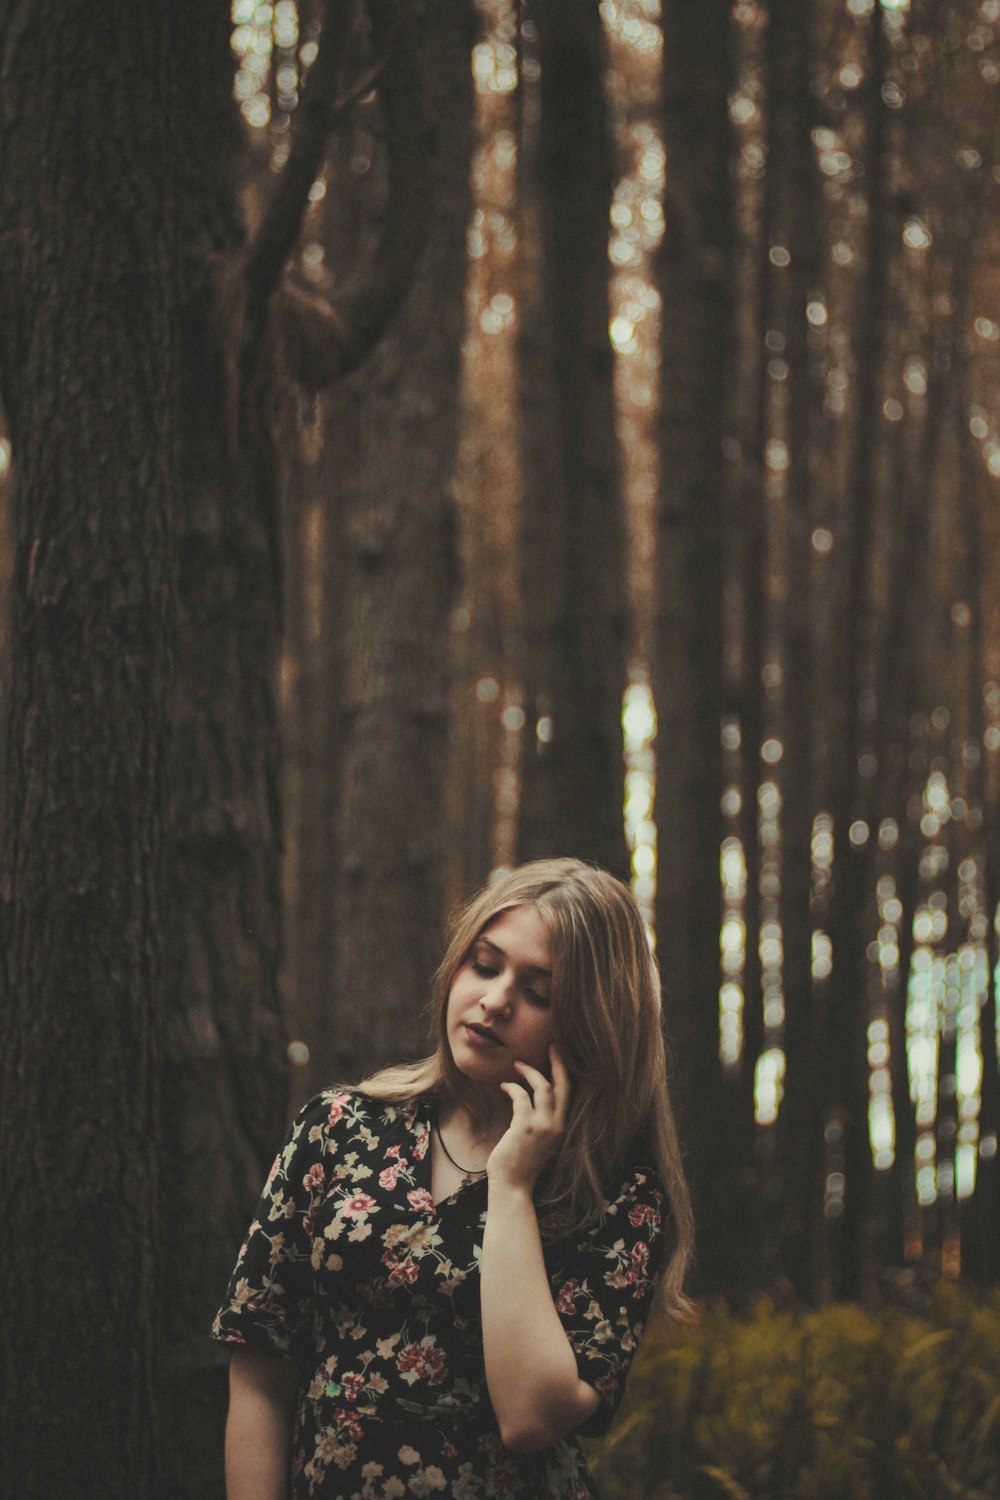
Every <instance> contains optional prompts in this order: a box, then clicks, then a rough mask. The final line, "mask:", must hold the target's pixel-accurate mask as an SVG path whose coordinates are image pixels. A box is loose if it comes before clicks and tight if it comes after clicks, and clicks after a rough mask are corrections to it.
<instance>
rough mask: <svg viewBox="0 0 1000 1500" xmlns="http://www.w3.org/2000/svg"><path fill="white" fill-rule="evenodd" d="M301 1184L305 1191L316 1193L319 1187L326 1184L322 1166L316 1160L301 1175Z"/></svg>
mask: <svg viewBox="0 0 1000 1500" xmlns="http://www.w3.org/2000/svg"><path fill="white" fill-rule="evenodd" d="M302 1186H303V1187H304V1188H305V1190H306V1192H307V1193H317V1192H319V1191H320V1189H321V1188H323V1187H325V1186H326V1178H325V1177H324V1175H323V1168H322V1167H321V1166H320V1164H319V1162H318V1161H314V1162H313V1164H312V1166H311V1167H310V1168H309V1170H308V1172H307V1173H306V1175H305V1176H304V1177H303V1179H302Z"/></svg>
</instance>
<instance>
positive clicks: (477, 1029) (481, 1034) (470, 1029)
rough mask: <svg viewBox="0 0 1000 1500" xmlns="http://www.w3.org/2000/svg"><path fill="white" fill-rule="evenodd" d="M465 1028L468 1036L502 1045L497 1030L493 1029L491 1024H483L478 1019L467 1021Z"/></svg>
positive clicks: (496, 1045) (492, 1044)
mask: <svg viewBox="0 0 1000 1500" xmlns="http://www.w3.org/2000/svg"><path fill="white" fill-rule="evenodd" d="M465 1030H466V1034H467V1035H468V1036H470V1037H471V1038H473V1039H474V1040H476V1041H478V1042H481V1043H485V1044H488V1045H490V1046H493V1047H499V1046H501V1045H502V1043H501V1041H500V1038H499V1037H498V1036H497V1034H496V1032H495V1031H493V1030H491V1028H490V1027H489V1026H482V1025H481V1024H480V1023H479V1022H478V1021H466V1022H465Z"/></svg>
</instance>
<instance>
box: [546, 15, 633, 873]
mask: <svg viewBox="0 0 1000 1500" xmlns="http://www.w3.org/2000/svg"><path fill="white" fill-rule="evenodd" d="M533 20H534V24H535V25H536V27H537V32H538V54H537V60H538V63H539V65H540V68H541V83H540V103H541V115H540V121H539V124H538V131H539V134H538V139H537V150H536V149H535V148H534V143H532V142H531V141H530V140H529V162H528V165H527V167H526V169H525V170H524V171H523V172H522V176H521V185H522V192H523V203H524V225H525V228H526V230H527V236H526V247H527V255H528V256H529V257H531V256H535V257H536V260H535V264H534V266H531V264H530V262H529V263H528V265H527V266H526V272H527V275H528V286H529V301H528V303H527V305H526V309H525V310H526V312H527V313H528V314H529V316H530V314H531V313H532V311H533V310H535V309H533V307H532V302H531V300H530V297H531V293H532V291H534V294H535V295H536V296H537V294H538V292H539V291H540V292H541V295H542V297H543V298H544V308H543V309H537V304H536V309H537V310H538V311H539V312H540V313H541V318H542V321H541V322H540V324H539V325H538V332H537V334H535V333H534V332H533V331H532V329H531V327H530V326H529V325H524V327H525V332H524V333H523V334H522V339H521V353H522V356H523V357H524V359H525V365H524V372H523V373H524V380H525V384H524V386H523V389H522V398H521V420H522V430H523V436H522V452H523V469H524V476H525V477H524V519H523V543H522V549H523V550H522V594H523V601H524V603H523V608H524V639H525V648H524V649H525V663H524V691H525V700H526V703H527V705H528V714H529V722H530V723H531V724H532V725H534V724H535V722H536V721H537V720H538V719H547V720H548V721H549V724H550V731H549V736H548V738H547V739H542V740H541V741H540V742H539V743H538V746H537V751H536V749H535V748H534V747H532V749H531V751H530V753H528V754H527V755H526V756H525V761H524V768H523V811H522V823H521V840H520V853H521V854H522V856H523V857H525V858H533V857H538V856H540V855H553V854H575V855H578V856H580V857H581V858H585V859H593V860H596V861H597V862H598V863H599V864H602V865H604V866H605V868H607V869H610V870H612V871H613V872H614V873H615V874H617V875H620V876H627V874H628V856H627V851H626V847H625V834H624V828H623V817H622V802H623V795H624V769H623V761H622V732H621V710H622V697H623V694H624V690H625V649H626V638H627V621H626V586H625V577H624V567H625V538H624V523H623V518H622V510H621V497H620V490H619V481H618V458H617V448H616V439H615V417H614V387H613V354H612V349H611V343H610V340H609V337H608V215H609V212H610V207H611V186H612V175H611V173H612V165H611V143H610V137H609V130H608V119H607V106H606V101H605V96H604V65H605V47H604V36H603V26H602V21H601V16H600V7H599V5H598V4H597V3H596V0H585V3H580V0H545V4H543V5H538V6H537V7H535V8H534V12H533ZM536 215H537V217H536ZM536 225H537V227H538V228H539V229H540V241H541V265H540V267H539V266H538V263H537V255H538V251H537V240H535V238H534V230H535V227H536ZM532 278H535V279H534V281H532ZM540 362H544V363H546V364H550V368H549V373H548V382H551V394H550V395H549V396H548V397H544V396H543V399H542V401H541V404H540V406H539V408H538V410H535V408H534V404H533V403H532V406H531V407H530V409H529V407H528V405H527V401H526V399H525V398H526V397H529V396H531V395H534V394H536V393H539V392H540V391H541V390H542V389H543V388H544V385H545V384H546V383H547V382H546V380H545V379H544V378H541V374H540V372H541V370H542V368H543V365H542V364H541V363H540ZM550 444H551V446H550Z"/></svg>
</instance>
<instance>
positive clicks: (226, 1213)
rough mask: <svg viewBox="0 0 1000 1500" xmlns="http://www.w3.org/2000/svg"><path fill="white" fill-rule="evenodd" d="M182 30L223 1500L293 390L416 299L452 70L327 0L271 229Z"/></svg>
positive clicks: (186, 1169) (227, 62) (195, 645)
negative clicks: (354, 261) (358, 125)
mask: <svg viewBox="0 0 1000 1500" xmlns="http://www.w3.org/2000/svg"><path fill="white" fill-rule="evenodd" d="M180 14H181V15H182V16H183V20H184V23H185V28H186V29H185V33H184V34H185V36H186V38H187V39H188V42H189V45H190V51H191V55H192V57H193V58H196V59H197V66H198V68H199V69H200V74H199V78H198V82H199V87H198V89H197V91H196V93H195V94H194V97H193V98H192V101H191V109H190V112H189V113H188V114H187V115H186V117H185V118H186V124H187V129H188V131H189V132H190V137H189V138H188V139H187V140H186V141H185V140H184V137H182V138H181V139H182V141H184V144H185V146H186V149H185V151H184V153H183V157H182V160H183V162H184V163H185V169H186V170H185V177H184V193H183V198H182V202H181V213H182V225H183V236H184V246H183V248H184V271H185V283H184V292H185V300H184V315H183V320H182V336H183V344H182V354H183V371H182V379H181V382H180V391H181V399H182V411H183V422H184V431H185V444H184V457H183V464H182V466H181V471H180V476H179V477H180V483H179V486H178V493H177V518H178V533H179V540H178V551H179V559H180V569H179V578H178V612H179V624H178V644H177V663H176V672H175V677H174V686H173V695H172V705H171V714H172V719H173V723H174V726H175V732H174V747H173V757H174V758H173V768H174V769H173V781H174V787H175V794H174V806H173V820H172V837H171V846H170V860H171V867H170V868H171V883H172V888H173V890H174V891H175V893H176V896H175V901H174V905H173V911H172V915H171V928H170V942H169V945H168V946H169V965H168V968H169V975H170V984H171V991H172V1004H171V1007H170V1020H169V1025H168V1027H167V1029H166V1036H165V1046H164V1062H163V1101H162V1120H163V1133H164V1138H165V1140H166V1142H167V1150H166V1157H165V1173H164V1193H163V1203H164V1208H163V1224H164V1236H165V1245H166V1255H167V1258H168V1261H169V1263H170V1264H171V1266H172V1273H171V1281H170V1295H169V1296H167V1297H164V1298H163V1299H162V1305H163V1310H164V1311H163V1316H164V1336H163V1347H164V1350H165V1358H164V1372H165V1375H164V1379H165V1389H166V1392H167V1400H166V1403H165V1411H166V1419H165V1421H164V1424H163V1427H164V1450H165V1452H164V1458H163V1473H164V1476H165V1478H164V1482H165V1483H167V1482H169V1483H170V1484H173V1485H174V1486H176V1487H177V1488H178V1489H179V1490H180V1492H181V1493H185V1494H190V1495H192V1496H194V1495H206V1496H207V1495H210V1494H212V1493H213V1492H214V1489H217V1484H218V1478H217V1471H218V1465H219V1459H220V1453H221V1448H220V1443H219V1433H220V1424H221V1413H222V1406H223V1403H222V1400H221V1396H222V1389H221V1381H220V1378H219V1376H220V1370H219V1366H218V1364H217V1362H216V1360H217V1357H216V1356H214V1352H213V1351H210V1350H209V1349H208V1348H207V1346H206V1340H205V1329H206V1327H207V1323H208V1322H209V1321H210V1319H211V1316H212V1312H213V1310H214V1307H215V1305H216V1303H217V1299H218V1297H219V1295H220V1287H222V1286H224V1284H225V1278H226V1276H227V1274H228V1271H229V1269H230V1266H231V1261H232V1256H233V1253H234V1250H235V1248H236V1247H237V1246H238V1245H239V1242H240V1237H241V1235H242V1233H243V1231H244V1229H245V1227H246V1223H247V1216H248V1214H249V1213H250V1211H251V1210H252V1207H253V1203H254V1201H255V1199H256V1195H257V1193H258V1191H259V1187H260V1181H261V1178H262V1176H263V1173H264V1171H265V1170H266V1167H267V1162H268V1159H269V1156H270V1153H271V1152H272V1151H273V1146H274V1141H275V1140H276V1139H277V1138H279V1137H280V1133H281V1130H282V1128H283V1125H284V1120H285V1114H286V1108H287V1078H286V1064H285V1034H284V1022H283V1017H282V1014H281V1005H280V996H279V991H278V976H279V962H280V957H281V922H280V888H279V854H280V842H281V807H280V745H279V734H278V705H277V701H276V693H277V669H278V659H279V647H280V639H281V628H282V618H281V594H282V543H283V531H284V529H285V528H284V526H283V522H282V514H281V513H282V506H283V505H284V504H290V503H293V501H294V500H295V499H296V498H297V497H296V493H295V491H294V490H293V489H292V488H291V486H289V485H288V483H287V474H286V471H287V468H288V465H287V462H286V459H285V457H284V454H283V449H284V448H286V447H287V446H288V445H289V444H292V443H294V442H295V441H296V439H297V432H296V424H295V421H294V414H293V411H292V409H291V403H290V401H289V399H288V395H289V392H290V390H291V389H292V388H293V385H294V384H298V385H300V386H302V387H303V388H305V389H308V390H317V389H321V388H323V387H325V386H326V385H329V384H330V383H332V382H335V381H336V380H338V379H340V378H341V377H342V376H344V375H345V374H346V373H347V372H349V371H350V370H352V369H353V368H355V367H356V366H357V365H358V364H359V363H360V362H361V360H362V359H363V358H364V357H365V356H366V355H367V354H368V352H369V351H370V349H371V348H372V346H373V345H374V343H375V342H376V341H377V340H378V338H379V337H380V336H381V334H382V333H383V332H384V330H385V328H386V327H387V326H388V324H389V323H390V322H391V321H392V318H393V316H394V314H395V312H396V310H397V308H398V306H399V303H400V299H401V298H402V296H403V295H404V293H405V290H406V287H407V285H408V282H409V278H410V276H411V274H412V271H413V267H414V265H415V263H416V260H417V258H418V256H419V254H420V250H421V247H422V244H423V236H424V233H425V230H426V225H427V222H428V216H429V201H428V200H427V198H426V196H425V190H426V187H427V178H426V165H427V161H428V159H429V143H428V117H427V113H426V105H425V95H424V93H423V86H422V80H423V79H424V78H426V77H428V76H430V75H429V70H428V65H427V54H426V52H424V51H422V50H421V49H422V46H423V45H424V43H425V38H426V35H427V33H426V30H425V27H424V23H423V22H422V21H420V20H419V19H418V15H417V10H416V8H415V7H412V6H409V5H407V6H397V5H392V6H389V5H388V4H380V3H377V0H372V3H371V5H365V6H362V5H360V4H358V3H355V0H328V3H327V4H326V5H325V7H324V10H323V17H322V31H321V34H320V47H319V53H318V56H317V58H316V60H315V62H314V63H313V66H312V68H311V70H310V72H309V74H308V75H307V77H306V80H305V84H304V89H303V94H302V102H301V104H300V106H299V109H298V110H297V111H296V115H295V117H294V125H293V129H292V131H291V137H292V138H291V144H290V150H289V154H288V157H287V161H286V163H285V166H284V168H283V170H282V171H281V173H280V174H279V175H277V177H276V178H275V177H272V176H271V174H270V173H269V174H268V177H269V180H270V184H271V187H270V192H269V193H268V194H267V195H266V197H265V201H264V204H263V207H262V212H261V215H260V218H259V223H258V225H257V228H256V230H255V232H254V233H253V235H250V234H249V233H248V230H247V226H246V223H245V221H244V216H243V212H242V206H241V202H240V198H239V194H238V191H237V190H238V187H239V184H240V180H241V175H242V174H243V172H244V171H245V168H244V164H243V162H242V160H241V144H240V139H239V137H238V136H237V134H236V131H235V123H234V117H233V115H234V108H235V107H234V105H233V102H232V76H231V57H230V39H229V21H228V15H227V12H226V8H225V7H219V8H206V7H205V6H203V5H199V4H196V3H194V0H189V3H187V4H186V6H185V7H184V8H183V9H182V11H181V12H180ZM373 85H374V86H375V88H376V89H377V91H378V93H379V95H380V98H381V110H382V117H383V118H384V120H385V122H386V125H385V139H386V154H387V157H388V158H389V160H390V162H391V166H390V168H389V170H388V172H387V178H388V187H387V191H386V194H385V198H384V202H383V203H382V205H381V210H382V211H381V214H380V217H379V221H378V225H377V227H376V228H375V229H374V230H373V234H372V238H371V242H370V244H369V254H368V258H367V260H366V262H365V264H364V266H363V268H362V269H361V271H360V272H359V274H358V276H357V277H355V278H352V279H350V280H348V281H346V282H345V283H344V284H343V285H339V286H337V287H335V288H333V289H331V294H330V296H329V297H324V296H322V295H320V294H318V293H317V292H315V291H313V290H312V289H311V288H308V287H307V286H305V285H304V284H303V282H302V280H301V279H300V278H298V277H297V276H295V275H294V268H295V264H296V250H297V241H298V237H299V233H300V230H301V225H302V222H303V217H304V214H305V211H306V208H307V205H308V203H309V193H310V190H311V189H312V186H313V183H314V182H315V180H316V178H317V175H318V173H319V171H320V169H321V167H322V163H323V159H324V153H325V151H326V149H327V144H328V139H329V136H330V132H331V130H332V129H333V128H334V127H335V126H337V125H340V124H343V123H344V122H345V121H346V120H347V119H348V118H349V117H350V114H351V111H352V110H353V108H354V107H355V106H356V103H357V100H358V98H359V96H360V95H362V94H366V93H368V92H369V91H370V90H371V89H372V87H373ZM395 101H398V103H396V106H395V109H394V108H393V102H395ZM192 137H193V138H192ZM194 1225H196V1226H197V1234H192V1226H194ZM213 1487H214V1488H213Z"/></svg>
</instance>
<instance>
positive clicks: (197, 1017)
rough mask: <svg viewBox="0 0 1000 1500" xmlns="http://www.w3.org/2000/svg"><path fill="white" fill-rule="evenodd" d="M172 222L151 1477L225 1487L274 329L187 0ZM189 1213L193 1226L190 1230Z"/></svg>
mask: <svg viewBox="0 0 1000 1500" xmlns="http://www.w3.org/2000/svg"><path fill="white" fill-rule="evenodd" d="M183 31H184V34H185V35H186V36H187V37H188V38H189V44H190V53H191V59H192V67H193V68H194V69H195V75H194V77H193V78H192V80H191V82H192V88H191V93H190V98H189V100H188V103H187V105H186V109H185V117H184V133H183V134H182V135H181V136H180V138H179V141H178V143H177V149H178V154H179V157H180V159H181V160H182V162H183V163H184V170H185V175H184V179H183V197H182V201H181V223H182V227H183V234H184V271H185V304H184V315H183V320H182V323H181V345H180V354H181V359H182V369H181V380H180V401H181V421H182V424H183V433H184V444H183V448H182V450H181V464H180V470H179V486H178V491H177V498H176V511H177V529H178V557H179V570H178V608H179V619H178V635H177V654H176V666H175V672H174V679H173V689H172V697H171V720H172V726H173V736H174V737H173V760H172V782H173V789H174V794H173V807H172V830H171V840H170V850H169V853H170V880H171V889H172V891H173V892H174V899H173V907H172V914H171V925H170V933H169V938H170V940H169V945H168V964H167V969H168V974H169V980H170V988H171V1005H170V1012H169V1020H168V1024H167V1027H166V1030H165V1036H164V1046H163V1053H162V1101H161V1120H162V1126H161V1128H162V1131H163V1135H164V1139H165V1141H166V1142H167V1145H168V1149H167V1152H166V1158H165V1164H164V1172H163V1180H162V1238H163V1246H164V1256H165V1259H166V1263H167V1264H168V1265H169V1266H170V1268H171V1269H170V1280H169V1295H168V1296H164V1297H163V1298H162V1299H161V1307H162V1328H163V1357H162V1371H161V1378H162V1381H163V1386H164V1392H165V1397H166V1405H165V1411H164V1421H163V1424H162V1432H163V1448H164V1454H163V1459H162V1474H161V1484H162V1486H163V1487H164V1489H165V1492H166V1493H167V1494H169V1495H178V1496H180V1495H183V1496H191V1497H195V1496H197V1497H206V1500H207V1497H209V1496H216V1495H218V1493H219V1492H220V1487H221V1483H222V1473H221V1469H222V1451H221V1443H222V1423H223V1418H224V1413H225V1376H224V1368H223V1364H222V1361H221V1359H220V1356H219V1352H218V1351H217V1350H216V1349H214V1348H213V1347H212V1346H211V1345H210V1344H209V1342H208V1330H209V1327H210V1325H211V1320H212V1315H213V1313H214V1311H215V1309H216V1307H217V1306H218V1302H219V1299H220V1297H221V1295H222V1291H223V1290H224V1288H225V1283H226V1279H227V1277H228V1275H229V1272H230V1270H231V1269H232V1262H233V1258H234V1256H235V1253H236V1250H237V1249H238V1248H239V1244H240V1241H241V1239H242V1237H243V1234H244V1233H245V1230H246V1225H247V1222H248V1215H249V1214H250V1213H251V1212H252V1210H253V1205H254V1203H255V1201H256V1196H257V1194H258V1193H259V1191H260V1184H261V1181H262V1180H263V1174H264V1173H265V1172H266V1170H267V1165H268V1162H269V1161H270V1158H271V1156H272V1155H273V1152H274V1149H275V1143H276V1141H277V1140H278V1139H280V1136H281V1132H282V1129H283V1127H284V1123H285V1116H286V1110H287V1094H288V1085H287V1074H286V1065H285V1035H284V1025H283V1021H282V1018H281V1007H280V998H279V992H278V966H279V959H280V910H279V908H280V888H279V864H278V859H279V850H280V842H281V831H280V816H279V804H280V796H279V787H278V776H279V746H278V733H277V703H276V686H277V657H278V649H279V638H280V628H281V622H280V610H281V601H280V590H281V539H280V533H279V524H278V503H279V500H278V490H279V476H278V471H277V464H278V458H277V448H276V441H277V438H276V431H275V428H276V426H278V425H280V424H281V413H280V409H279V412H278V413H277V414H276V412H275V398H274V394H273V388H272V381H273V370H274V367H273V353H274V351H273V345H270V344H269V345H266V346H260V345H257V346H255V347H254V348H253V349H252V352H251V357H250V358H248V359H244V361H243V368H242V369H240V368H239V365H240V350H241V348H242V347H243V341H244V337H245V325H244V322H243V307H244V303H243V299H242V285H241V281H240V271H239V266H240V257H241V256H242V254H243V253H244V251H245V248H246V235H245V230H244V226H243V221H242V215H241V211H240V207H239V204H238V201H237V198H236V190H237V185H238V182H239V178H240V175H241V167H242V166H243V163H242V162H241V160H240V154H241V143H240V137H239V132H238V119H237V116H236V111H235V105H234V104H233V101H232V61H231V53H230V46H229V32H230V26H229V18H228V15H227V13H226V11H225V8H219V7H212V8H209V9H208V10H206V9H205V7H203V6H197V5H194V4H189V5H188V6H187V7H186V13H185V16H184V21H183ZM195 1229H196V1232H193V1230H195Z"/></svg>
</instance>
